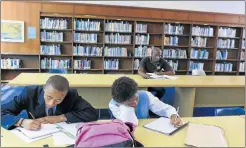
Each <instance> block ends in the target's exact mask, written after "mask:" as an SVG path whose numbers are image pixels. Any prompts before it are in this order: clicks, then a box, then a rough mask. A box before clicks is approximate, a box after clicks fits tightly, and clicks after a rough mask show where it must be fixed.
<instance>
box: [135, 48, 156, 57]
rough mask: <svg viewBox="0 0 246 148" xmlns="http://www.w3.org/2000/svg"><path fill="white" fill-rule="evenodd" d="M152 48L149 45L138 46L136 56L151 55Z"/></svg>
mask: <svg viewBox="0 0 246 148" xmlns="http://www.w3.org/2000/svg"><path fill="white" fill-rule="evenodd" d="M151 52H152V48H150V47H149V48H148V47H147V46H138V47H137V48H135V52H134V57H147V56H151Z"/></svg>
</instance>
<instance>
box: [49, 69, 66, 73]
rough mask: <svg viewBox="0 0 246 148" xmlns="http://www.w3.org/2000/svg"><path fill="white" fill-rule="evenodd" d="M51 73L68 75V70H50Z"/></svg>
mask: <svg viewBox="0 0 246 148" xmlns="http://www.w3.org/2000/svg"><path fill="white" fill-rule="evenodd" d="M49 73H60V74H66V73H68V72H67V70H66V69H50V70H49Z"/></svg>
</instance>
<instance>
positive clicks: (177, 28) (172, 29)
mask: <svg viewBox="0 0 246 148" xmlns="http://www.w3.org/2000/svg"><path fill="white" fill-rule="evenodd" d="M164 33H165V34H175V35H183V34H184V26H183V25H180V24H179V25H172V24H165V26H164Z"/></svg>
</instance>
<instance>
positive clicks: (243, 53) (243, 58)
mask: <svg viewBox="0 0 246 148" xmlns="http://www.w3.org/2000/svg"><path fill="white" fill-rule="evenodd" d="M240 60H245V51H241V54H240Z"/></svg>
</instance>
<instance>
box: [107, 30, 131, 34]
mask: <svg viewBox="0 0 246 148" xmlns="http://www.w3.org/2000/svg"><path fill="white" fill-rule="evenodd" d="M105 33H107V34H108V33H119V34H133V32H119V31H105Z"/></svg>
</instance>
